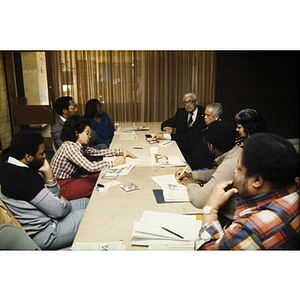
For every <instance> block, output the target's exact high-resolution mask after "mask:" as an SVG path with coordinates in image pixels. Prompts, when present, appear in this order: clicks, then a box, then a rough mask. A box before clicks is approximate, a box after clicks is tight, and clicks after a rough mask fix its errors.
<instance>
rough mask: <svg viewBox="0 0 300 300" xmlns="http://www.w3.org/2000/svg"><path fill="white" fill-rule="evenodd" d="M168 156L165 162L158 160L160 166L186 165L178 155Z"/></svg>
mask: <svg viewBox="0 0 300 300" xmlns="http://www.w3.org/2000/svg"><path fill="white" fill-rule="evenodd" d="M168 158H169V159H168V160H167V161H166V162H160V161H158V162H159V164H160V166H161V167H162V168H167V167H181V166H185V165H186V164H185V162H184V161H183V159H182V158H181V157H180V156H169V157H168Z"/></svg>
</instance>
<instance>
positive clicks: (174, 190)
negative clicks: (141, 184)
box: [151, 174, 190, 201]
mask: <svg viewBox="0 0 300 300" xmlns="http://www.w3.org/2000/svg"><path fill="white" fill-rule="evenodd" d="M151 179H152V180H154V181H155V182H156V183H157V184H158V185H159V186H160V187H161V189H162V190H163V194H164V199H165V201H190V200H189V197H188V192H187V188H186V186H185V185H183V184H180V183H178V182H177V180H176V179H175V175H174V174H170V175H162V176H152V177H151Z"/></svg>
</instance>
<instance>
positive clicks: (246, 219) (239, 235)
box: [197, 180, 300, 250]
mask: <svg viewBox="0 0 300 300" xmlns="http://www.w3.org/2000/svg"><path fill="white" fill-rule="evenodd" d="M199 237H200V241H199V243H198V246H197V248H198V249H199V248H200V247H201V245H203V246H202V248H201V250H218V249H219V250H243V249H245V250H246V249H247V250H260V249H261V250H262V249H277V250H280V249H286V250H288V249H297V248H299V245H300V229H299V181H297V180H296V181H295V183H293V184H291V185H290V186H288V187H286V188H278V189H276V190H273V191H271V192H268V193H265V194H262V195H258V196H255V197H251V198H247V199H243V200H240V201H239V202H238V205H237V208H236V211H235V216H234V220H233V222H232V223H231V224H229V225H226V226H225V227H224V230H222V228H221V226H220V223H219V221H212V222H209V223H207V224H205V225H203V227H202V228H201V229H200V232H199Z"/></svg>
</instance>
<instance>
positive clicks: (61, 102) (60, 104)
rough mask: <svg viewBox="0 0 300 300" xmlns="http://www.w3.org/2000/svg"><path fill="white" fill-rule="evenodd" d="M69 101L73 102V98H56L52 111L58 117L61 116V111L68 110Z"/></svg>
mask: <svg viewBox="0 0 300 300" xmlns="http://www.w3.org/2000/svg"><path fill="white" fill-rule="evenodd" d="M70 100H73V98H72V97H70V96H64V97H60V98H58V99H57V100H56V101H55V103H54V109H55V111H56V113H57V114H58V115H60V116H62V114H63V110H64V109H68V108H69V106H70Z"/></svg>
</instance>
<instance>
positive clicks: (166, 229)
mask: <svg viewBox="0 0 300 300" xmlns="http://www.w3.org/2000/svg"><path fill="white" fill-rule="evenodd" d="M161 228H162V229H164V230H165V231H168V232H170V233H172V234H174V235H176V236H178V237H179V238H181V239H183V238H184V237H183V236H181V235H179V234H178V233H175V232H173V231H171V230H170V229H168V228H165V227H162V226H161Z"/></svg>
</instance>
